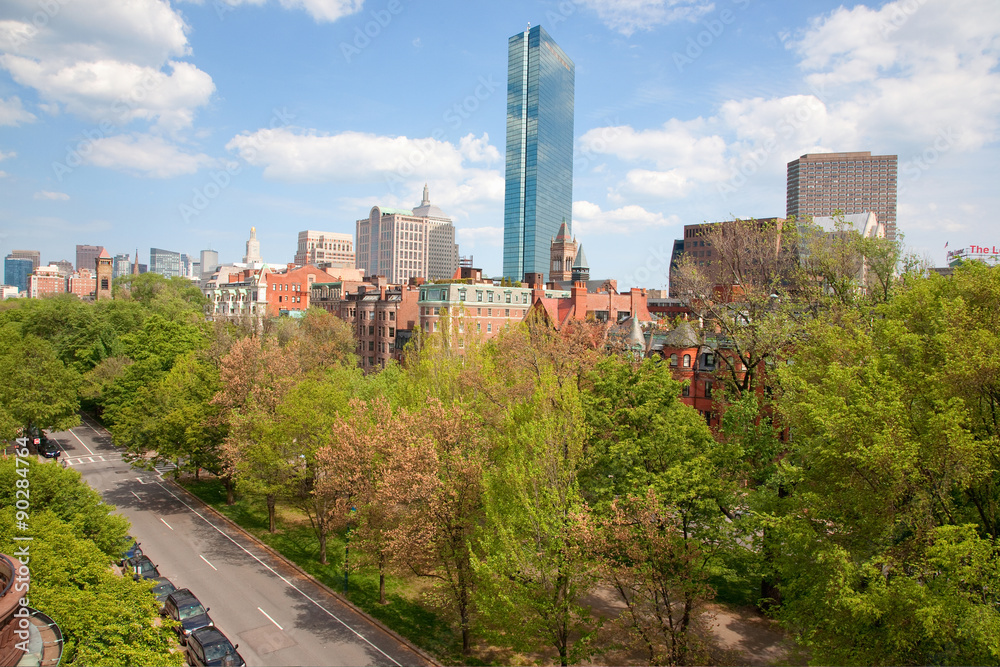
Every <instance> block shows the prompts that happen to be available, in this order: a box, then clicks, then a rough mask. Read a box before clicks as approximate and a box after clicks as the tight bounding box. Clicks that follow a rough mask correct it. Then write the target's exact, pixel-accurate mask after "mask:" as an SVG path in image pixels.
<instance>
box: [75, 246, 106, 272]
mask: <svg viewBox="0 0 1000 667" xmlns="http://www.w3.org/2000/svg"><path fill="white" fill-rule="evenodd" d="M102 250H104V246H100V245H77V246H76V270H77V271H79V270H80V269H87V270H88V271H93V270H94V267H95V266H97V256H98V255H100V254H101V251H102Z"/></svg>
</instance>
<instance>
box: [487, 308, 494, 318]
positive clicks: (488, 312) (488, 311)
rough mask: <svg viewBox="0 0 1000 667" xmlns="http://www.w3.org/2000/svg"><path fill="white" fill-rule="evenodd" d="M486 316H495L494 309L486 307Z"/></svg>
mask: <svg viewBox="0 0 1000 667" xmlns="http://www.w3.org/2000/svg"><path fill="white" fill-rule="evenodd" d="M486 317H493V309H492V308H487V309H486Z"/></svg>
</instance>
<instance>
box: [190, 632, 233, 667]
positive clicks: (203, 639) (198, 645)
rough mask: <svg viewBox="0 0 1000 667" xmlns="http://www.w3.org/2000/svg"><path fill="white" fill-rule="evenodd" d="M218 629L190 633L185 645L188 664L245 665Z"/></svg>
mask: <svg viewBox="0 0 1000 667" xmlns="http://www.w3.org/2000/svg"><path fill="white" fill-rule="evenodd" d="M239 647H240V645H239V644H237V645H236V646H233V643H232V642H230V641H229V638H228V637H226V635H224V634H222V631H221V630H219V629H218V628H202V629H201V630H195V631H194V632H192V633H191V636H190V637H189V638H188V643H187V659H188V664H190V665H196V666H199V667H200V666H201V665H205V666H206V667H215V666H216V665H218V666H219V667H243V665H246V664H247V663H246V662H245V661H244V660H243V656H241V655H240V654H239V652H238V651H237V650H236V649H238V648H239Z"/></svg>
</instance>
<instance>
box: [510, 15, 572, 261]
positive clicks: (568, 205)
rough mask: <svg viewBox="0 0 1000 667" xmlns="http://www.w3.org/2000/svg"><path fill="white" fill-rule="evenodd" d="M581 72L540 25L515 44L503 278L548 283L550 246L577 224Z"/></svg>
mask: <svg viewBox="0 0 1000 667" xmlns="http://www.w3.org/2000/svg"><path fill="white" fill-rule="evenodd" d="M575 72H576V66H575V65H574V64H573V61H572V60H570V59H569V56H567V55H566V54H565V53H564V52H563V50H562V49H560V48H559V45H558V44H556V43H555V42H554V41H553V40H552V38H551V37H550V36H549V34H548V33H547V32H545V30H543V29H542V27H541V26H535V27H533V28H531V29H529V30H526V31H525V32H523V33H519V34H517V35H514V36H513V37H511V38H510V40H508V44H507V164H506V174H505V175H506V190H505V193H504V224H503V275H504V277H507V278H510V279H512V280H521V279H522V278H524V274H525V273H542V274H545V279H546V280H548V273H549V243H550V242H551V240H552V239H553V238H554V237H555V236H556V234H558V232H559V225H560V224H562V222H563V221H564V220H565V221H566V224H567V226H571V225H572V208H573V86H574V80H575ZM571 231H572V230H571Z"/></svg>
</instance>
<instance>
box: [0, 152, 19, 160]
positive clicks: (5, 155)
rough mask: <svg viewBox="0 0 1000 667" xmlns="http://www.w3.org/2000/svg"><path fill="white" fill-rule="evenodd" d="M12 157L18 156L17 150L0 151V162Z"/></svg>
mask: <svg viewBox="0 0 1000 667" xmlns="http://www.w3.org/2000/svg"><path fill="white" fill-rule="evenodd" d="M12 157H17V152H16V151H11V152H9V153H4V152H3V151H0V162H3V161H4V160H7V159H10V158H12Z"/></svg>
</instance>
